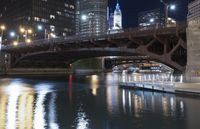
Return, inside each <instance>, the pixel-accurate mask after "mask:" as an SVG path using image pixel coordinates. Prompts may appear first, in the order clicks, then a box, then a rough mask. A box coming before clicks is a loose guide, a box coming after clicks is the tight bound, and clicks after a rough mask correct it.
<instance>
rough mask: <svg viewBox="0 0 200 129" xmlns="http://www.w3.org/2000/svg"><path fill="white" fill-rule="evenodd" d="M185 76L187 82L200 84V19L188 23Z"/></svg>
mask: <svg viewBox="0 0 200 129" xmlns="http://www.w3.org/2000/svg"><path fill="white" fill-rule="evenodd" d="M185 75H186V81H187V82H200V19H199V20H193V21H189V23H188V28H187V66H186V73H185Z"/></svg>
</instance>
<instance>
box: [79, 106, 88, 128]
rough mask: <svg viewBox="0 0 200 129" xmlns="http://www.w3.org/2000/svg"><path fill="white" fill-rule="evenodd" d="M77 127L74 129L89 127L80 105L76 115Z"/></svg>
mask: <svg viewBox="0 0 200 129" xmlns="http://www.w3.org/2000/svg"><path fill="white" fill-rule="evenodd" d="M76 119H77V128H76V129H88V128H89V119H88V118H87V115H86V113H85V112H83V111H82V109H81V107H80V108H79V112H78V115H77V118H76Z"/></svg>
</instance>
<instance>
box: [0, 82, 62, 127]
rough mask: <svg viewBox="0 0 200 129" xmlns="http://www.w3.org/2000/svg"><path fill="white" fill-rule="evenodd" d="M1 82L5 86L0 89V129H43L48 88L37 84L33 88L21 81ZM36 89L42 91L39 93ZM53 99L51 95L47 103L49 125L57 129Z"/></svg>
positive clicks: (54, 95) (54, 97) (53, 96)
mask: <svg viewBox="0 0 200 129" xmlns="http://www.w3.org/2000/svg"><path fill="white" fill-rule="evenodd" d="M3 81H4V84H6V85H2V86H1V87H0V114H1V115H0V128H1V129H4V128H7V129H15V128H18V129H32V128H35V129H45V128H46V127H47V124H46V123H47V122H46V118H45V117H46V110H45V107H46V105H45V104H44V102H45V98H46V95H47V93H49V91H50V89H48V87H50V86H49V85H48V84H47V85H45V84H39V85H36V86H35V88H33V86H31V85H29V84H26V83H23V81H21V80H6V81H7V83H5V80H3ZM39 87H40V88H39ZM42 87H43V88H42ZM38 88H39V89H41V88H42V89H43V90H41V91H40V92H39V89H38ZM44 89H45V90H44ZM35 98H36V99H35ZM55 99H56V94H55V93H53V94H52V95H51V99H50V103H49V105H50V107H49V122H50V124H49V125H50V128H52V129H56V127H57V128H58V126H57V123H56V117H57V116H56V115H55V114H56V110H55ZM34 102H35V104H34Z"/></svg>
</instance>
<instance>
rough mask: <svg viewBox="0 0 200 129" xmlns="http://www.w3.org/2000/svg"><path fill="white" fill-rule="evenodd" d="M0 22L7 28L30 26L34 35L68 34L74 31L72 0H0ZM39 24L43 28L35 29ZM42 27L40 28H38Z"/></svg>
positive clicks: (39, 36)
mask: <svg viewBox="0 0 200 129" xmlns="http://www.w3.org/2000/svg"><path fill="white" fill-rule="evenodd" d="M0 23H4V24H6V26H7V29H8V30H15V31H16V32H17V31H18V30H19V28H20V27H24V28H32V30H33V32H34V33H33V35H34V37H37V38H42V37H44V33H43V32H42V31H44V29H45V30H46V31H47V33H53V34H54V35H56V36H68V35H73V34H74V33H75V2H74V0H1V4H0ZM38 25H41V26H42V27H43V28H44V29H43V30H40V32H39V31H38V30H37V26H38ZM40 29H42V28H40Z"/></svg>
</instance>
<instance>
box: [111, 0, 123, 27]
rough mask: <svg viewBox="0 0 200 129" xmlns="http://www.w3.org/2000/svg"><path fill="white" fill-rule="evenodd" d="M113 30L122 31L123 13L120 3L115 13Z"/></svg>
mask: <svg viewBox="0 0 200 129" xmlns="http://www.w3.org/2000/svg"><path fill="white" fill-rule="evenodd" d="M113 22H114V23H113V29H114V30H118V29H122V12H121V9H120V6H119V2H118V1H117V5H116V8H115V11H114V19H113Z"/></svg>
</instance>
